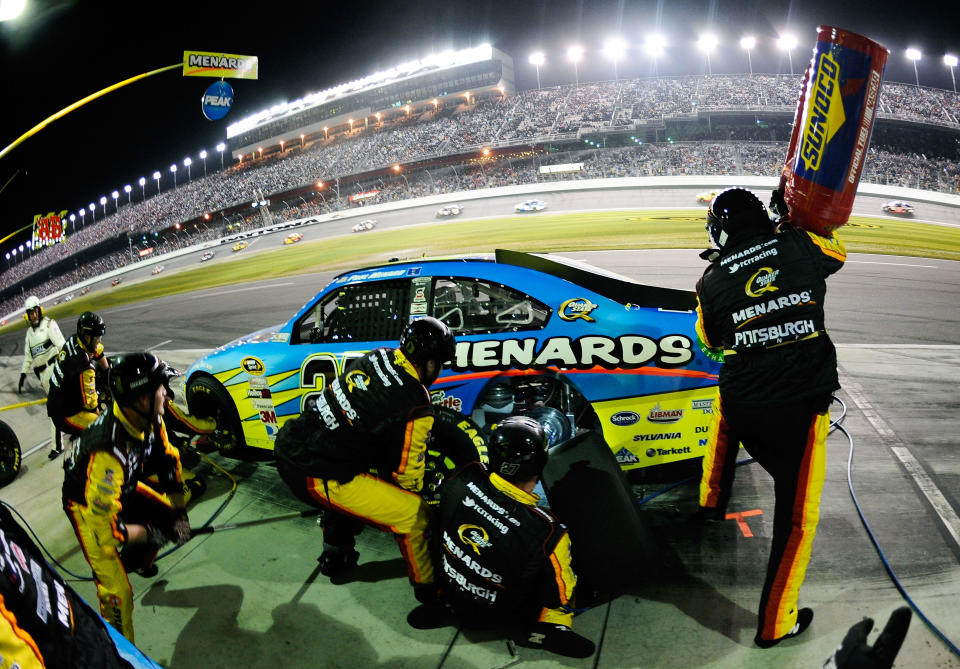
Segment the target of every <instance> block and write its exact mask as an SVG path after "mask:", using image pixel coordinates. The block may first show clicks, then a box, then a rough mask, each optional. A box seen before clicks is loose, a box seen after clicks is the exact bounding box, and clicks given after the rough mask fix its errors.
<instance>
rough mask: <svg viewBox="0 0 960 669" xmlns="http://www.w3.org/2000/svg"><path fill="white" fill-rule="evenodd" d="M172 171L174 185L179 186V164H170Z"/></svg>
mask: <svg viewBox="0 0 960 669" xmlns="http://www.w3.org/2000/svg"><path fill="white" fill-rule="evenodd" d="M170 171H171V172H172V173H173V187H174V188H176V187H177V164H176V163H174V164H173V165H171V166H170Z"/></svg>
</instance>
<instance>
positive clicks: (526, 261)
mask: <svg viewBox="0 0 960 669" xmlns="http://www.w3.org/2000/svg"><path fill="white" fill-rule="evenodd" d="M457 261H460V262H463V263H465V264H473V263H498V264H501V265H512V266H514V267H523V268H526V269H531V270H535V271H537V272H543V273H544V274H549V275H551V276H555V277H557V278H559V279H563V280H565V281H570V282H571V283H575V284H577V285H579V286H582V287H584V288H587V289H589V290H591V291H593V292H595V293H597V294H599V295H603V296H605V297H608V298H610V299H611V300H614V301H616V302H620V303H621V304H631V305H637V306H639V307H652V308H661V309H666V310H671V311H691V310H693V309H696V307H697V298H696V293H694V292H693V291H689V290H678V289H675V288H662V287H659V286H648V285H645V284H642V283H638V282H636V281H633V280H632V279H629V278H627V277H623V276H620V275H618V274H615V273H613V272H608V271H606V270H603V269H601V268H599V267H595V266H593V265H590V264H588V263H583V262H579V261H576V260H572V259H570V258H564V257H562V256H554V255H546V254H538V253H524V252H521V251H510V250H507V249H497V250H496V251H495V253H494V254H492V255H491V254H474V255H461V256H446V257H436V258H417V259H415V260H407V261H404V262H397V263H387V264H383V265H371V266H368V267H362V268H356V269H353V270H350V271H349V272H343V273H342V274H339V275H337V276H335V277H334V278H333V281H332V282H331V283H333V282H336V281H337V280H338V279H341V278H344V277H348V276H350V275H351V274H356V273H361V272H370V270H378V269H380V270H382V269H384V268H396V269H400V268H401V267H404V266H409V265H418V266H422V265H425V264H432V263H438V262H457ZM372 274H373V275H372V276H371V277H370V279H369V280H375V279H380V278H400V277H399V276H390V277H386V276H383V275H382V273H378V272H374V273H372ZM378 274H379V276H377V275H378ZM392 274H393V273H392V272H391V275H392Z"/></svg>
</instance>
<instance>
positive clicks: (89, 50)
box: [0, 0, 960, 256]
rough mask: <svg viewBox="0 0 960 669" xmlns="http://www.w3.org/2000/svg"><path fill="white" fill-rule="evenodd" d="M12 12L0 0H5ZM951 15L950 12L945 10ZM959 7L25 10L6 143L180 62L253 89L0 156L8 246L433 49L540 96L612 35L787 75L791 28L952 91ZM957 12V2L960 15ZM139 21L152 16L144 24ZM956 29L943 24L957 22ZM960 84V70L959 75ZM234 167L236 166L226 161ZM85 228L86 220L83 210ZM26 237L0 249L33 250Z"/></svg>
mask: <svg viewBox="0 0 960 669" xmlns="http://www.w3.org/2000/svg"><path fill="white" fill-rule="evenodd" d="M5 1H6V0H0V2H5ZM951 4H953V3H951ZM951 4H943V5H942V6H941V5H937V6H933V5H931V4H929V3H922V2H921V3H902V2H898V3H896V4H891V3H885V2H880V1H873V2H866V1H864V0H847V1H843V0H837V1H835V2H823V1H821V0H817V1H813V0H800V1H794V2H787V1H783V0H778V1H776V2H751V0H741V1H737V2H731V1H726V2H721V1H719V0H700V1H693V0H691V1H684V2H668V1H661V2H659V3H658V2H655V1H654V2H627V1H625V0H620V1H619V2H618V1H616V0H612V1H611V0H581V1H579V2H577V1H566V0H565V1H559V2H550V1H548V0H513V1H512V2H499V1H496V2H495V1H492V0H489V1H484V0H472V1H470V2H461V1H458V0H448V1H447V2H437V3H430V2H419V3H415V2H396V1H392V2H380V1H376V0H364V1H363V2H344V3H337V4H336V5H334V3H325V2H323V3H321V2H283V1H274V2H270V3H262V5H261V4H260V3H252V4H251V3H239V2H230V3H225V2H191V3H182V2H152V3H141V2H122V3H121V2H114V1H112V0H84V1H77V0H65V1H48V2H41V1H39V0H27V9H26V12H25V13H24V14H23V15H22V16H21V17H20V18H19V19H17V20H16V21H10V22H4V23H0V76H2V78H3V114H2V118H3V121H2V122H0V128H2V133H0V148H3V147H6V146H7V145H9V144H11V143H12V142H13V141H14V140H16V139H17V138H18V137H19V136H20V135H21V134H23V133H24V132H26V131H27V130H29V129H30V128H32V127H33V126H35V125H36V124H38V123H40V122H41V121H43V120H44V119H46V118H47V117H48V116H50V115H52V114H54V113H56V112H58V111H59V110H61V109H63V108H64V107H66V106H68V105H70V104H72V103H74V102H76V101H77V100H79V99H81V98H83V97H85V96H87V95H89V94H91V93H94V92H96V91H99V90H100V89H102V88H104V87H107V86H109V85H111V84H115V83H117V82H119V81H122V80H124V79H127V78H129V77H132V76H135V75H138V74H141V73H144V72H147V71H150V70H154V69H157V68H161V67H164V66H167V65H173V64H175V63H178V62H180V61H181V60H182V57H183V51H184V50H185V49H188V50H202V51H222V52H226V53H234V54H243V55H255V56H258V57H259V62H260V78H259V80H258V81H242V80H230V83H231V85H232V86H233V88H234V91H235V96H236V100H235V104H234V107H233V109H232V110H231V112H230V113H229V114H228V115H227V117H226V118H225V119H224V120H221V121H217V122H210V121H208V120H206V118H204V116H203V114H202V113H201V109H200V98H201V95H202V94H203V92H204V91H205V90H206V88H207V86H209V85H210V84H211V83H212V82H213V81H215V80H214V79H208V78H185V77H183V76H181V73H180V71H179V70H173V71H172V72H166V73H163V74H159V75H156V76H153V77H150V78H147V79H144V80H142V81H139V82H137V83H134V84H132V85H130V86H127V87H125V88H122V89H120V90H118V91H116V92H113V93H110V94H108V95H107V96H105V97H103V98H100V99H98V100H96V101H94V102H92V103H89V104H87V105H86V106H84V107H81V108H80V109H78V110H76V111H74V112H72V113H70V114H68V115H67V116H65V117H64V118H62V119H59V120H57V121H55V122H53V123H52V124H51V125H50V126H48V127H47V128H46V129H44V130H43V131H41V132H40V133H38V134H37V135H36V136H34V137H32V138H30V139H28V140H26V141H25V142H24V143H23V144H21V145H20V146H19V147H17V148H16V149H15V150H14V151H12V152H11V153H9V154H7V155H5V156H4V157H2V158H0V188H2V189H3V190H2V191H0V237H4V236H6V235H7V234H8V233H10V232H12V231H14V230H16V229H18V228H21V227H23V226H26V225H28V224H30V223H31V222H32V221H33V215H34V214H38V213H46V212H48V211H59V210H61V209H67V210H69V211H71V212H76V211H77V210H78V209H79V208H81V207H84V206H86V205H87V204H88V203H90V202H97V203H98V204H97V216H98V217H99V216H100V213H101V211H102V209H101V207H100V206H99V200H100V196H101V195H105V196H106V197H107V199H108V200H109V203H108V205H107V208H108V211H109V210H111V209H112V208H113V200H112V198H111V196H110V193H111V191H113V190H114V189H116V190H119V191H120V193H121V198H122V199H124V200H125V198H126V195H124V194H123V186H124V184H130V185H131V186H133V189H134V199H137V198H138V197H139V191H140V187H139V185H137V181H138V179H139V178H140V177H141V176H145V177H146V178H147V185H146V188H147V189H148V195H149V190H150V189H151V188H152V189H154V190H155V189H156V181H154V180H153V179H151V175H152V174H153V172H154V170H159V171H160V172H161V174H162V175H163V177H162V181H161V188H162V189H163V190H166V189H167V188H169V187H170V186H172V185H173V178H172V175H171V173H170V171H169V167H170V165H171V164H172V163H177V165H178V172H177V179H178V181H180V180H181V179H184V178H186V177H187V170H186V168H184V167H183V160H184V158H186V157H187V156H190V157H191V158H192V160H193V165H192V166H191V168H190V169H191V172H192V174H193V175H194V176H197V175H199V174H202V172H203V163H202V161H201V160H200V158H199V156H198V154H199V152H200V150H201V149H204V148H205V149H206V150H207V151H208V153H209V154H210V155H209V156H208V157H207V165H208V167H210V168H212V167H213V166H214V165H217V166H219V156H218V154H217V152H216V150H215V146H216V144H217V143H218V142H221V141H224V138H225V135H226V126H227V125H228V124H229V123H231V122H233V121H236V120H239V119H240V118H242V117H243V116H246V115H248V114H250V113H253V112H256V111H259V110H260V109H263V108H264V107H267V106H270V105H272V104H275V103H278V102H283V101H287V100H293V99H296V98H298V97H301V96H303V95H304V94H307V93H310V92H313V91H317V90H322V89H324V88H328V87H331V86H334V85H336V84H338V83H342V82H344V81H349V80H353V79H357V78H360V77H363V76H365V75H368V74H371V73H372V72H375V71H377V70H380V69H386V68H389V67H391V66H393V65H395V64H398V63H400V62H403V61H406V60H411V59H416V58H421V57H423V56H425V55H428V54H429V53H431V52H433V51H439V50H443V49H447V48H454V49H457V48H465V47H469V46H475V45H477V44H481V43H484V42H489V43H490V44H492V45H493V46H495V47H497V48H499V49H501V50H503V51H506V52H507V53H508V54H510V55H511V56H513V58H514V64H515V69H516V78H517V85H518V87H519V88H521V89H522V88H530V87H534V86H535V85H536V74H535V70H534V68H533V66H531V65H529V64H528V56H529V54H530V52H532V51H535V50H542V51H544V53H545V54H546V58H547V62H546V64H545V65H544V66H543V67H542V68H541V70H540V74H541V79H542V83H543V85H544V86H549V85H555V84H560V83H572V81H573V67H572V66H571V64H570V63H569V62H567V61H566V59H565V56H564V52H565V50H566V47H567V46H569V45H570V44H573V43H578V44H579V45H581V46H582V47H583V48H584V50H585V55H584V60H583V62H581V63H580V66H579V77H580V80H581V81H589V80H597V79H612V78H613V68H612V65H611V63H610V62H609V61H607V60H605V59H604V58H603V57H602V55H601V54H600V53H599V51H600V50H601V48H602V45H603V42H604V40H605V39H606V38H607V37H610V36H613V35H615V34H619V35H621V36H622V37H624V38H625V39H626V40H627V41H628V43H631V44H634V45H639V44H641V43H642V39H643V36H644V35H645V34H647V33H648V32H655V31H656V32H661V33H663V34H664V35H665V36H666V38H667V40H668V45H669V46H668V49H667V53H666V55H665V56H664V57H662V58H661V59H659V60H658V63H657V67H658V70H659V73H660V74H661V75H672V74H691V73H705V71H706V63H705V59H704V57H703V55H702V54H700V53H699V52H697V51H696V49H695V48H694V42H695V41H696V39H697V36H698V33H700V32H701V31H706V30H712V31H713V32H714V33H716V35H717V36H718V37H719V39H720V42H721V44H720V46H719V47H718V50H717V52H715V53H714V54H713V55H711V58H710V62H711V69H712V71H713V73H714V74H720V73H742V72H746V71H747V61H746V56H745V53H744V51H743V50H742V49H741V48H740V47H739V45H738V42H739V38H740V37H741V36H742V35H744V34H747V33H752V34H754V35H755V36H756V37H757V40H758V44H757V47H756V49H754V51H753V53H752V60H753V66H754V71H756V72H771V73H777V72H782V73H787V72H789V62H788V59H787V56H786V54H785V52H782V51H779V50H778V49H777V48H776V46H775V40H776V38H777V37H778V36H779V34H780V33H782V32H792V33H793V34H794V35H795V36H796V37H797V39H798V41H799V46H798V47H797V49H796V50H795V51H794V52H793V54H792V55H793V66H794V71H795V72H797V73H798V74H799V73H800V72H801V71H802V70H803V68H804V67H805V65H806V60H807V59H808V55H807V54H809V51H810V49H811V48H812V47H813V43H814V38H815V34H816V33H815V27H816V26H817V25H818V24H827V25H836V26H839V27H843V28H846V29H849V30H852V31H854V32H859V33H861V34H863V35H866V36H868V37H870V38H872V39H875V40H877V41H878V42H880V43H882V44H884V45H885V46H887V47H888V48H889V49H890V50H891V54H890V57H889V61H888V65H887V72H886V79H887V80H888V81H905V82H913V81H914V71H913V65H912V63H911V62H909V61H907V60H906V58H905V57H904V50H905V49H906V48H907V47H908V46H912V47H916V48H919V49H920V50H921V51H922V52H923V59H922V60H921V61H920V62H919V63H918V64H917V66H918V72H919V77H920V83H921V85H927V86H935V87H940V88H947V89H949V88H950V87H951V80H950V69H949V68H948V67H946V66H945V65H944V64H943V62H942V57H943V54H944V53H945V52H949V53H953V54H957V53H958V52H960V33H958V32H957V31H956V30H951V28H952V27H953V26H954V25H955V23H954V21H955V18H954V17H955V11H954V10H952V9H950V7H951ZM953 6H954V8H955V5H953ZM144 12H145V13H144ZM948 17H949V18H948ZM650 67H651V64H650V60H649V58H648V57H646V56H645V55H643V53H642V51H641V50H640V48H633V49H632V50H631V51H630V52H629V53H628V55H627V57H626V59H625V60H624V61H621V62H620V63H619V65H618V71H619V75H620V77H633V76H648V75H649V74H650V73H651V70H650ZM956 74H957V75H960V72H958V73H956ZM227 158H228V159H229V156H227ZM88 216H89V215H88ZM28 234H29V231H26V232H24V233H23V234H22V235H18V236H17V237H15V238H13V239H11V240H8V241H7V242H5V243H3V244H2V245H0V256H2V253H3V252H4V251H6V250H9V248H10V245H11V244H12V243H13V242H14V241H16V242H18V243H20V242H23V241H25V240H26V239H27V236H26V235H28Z"/></svg>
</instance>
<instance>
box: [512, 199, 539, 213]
mask: <svg viewBox="0 0 960 669" xmlns="http://www.w3.org/2000/svg"><path fill="white" fill-rule="evenodd" d="M546 208H547V203H546V202H544V201H543V200H527V201H526V202H521V203H520V204H518V205H516V206H515V207H514V208H513V210H514V211H516V212H520V213H524V212H528V211H543V210H544V209H546Z"/></svg>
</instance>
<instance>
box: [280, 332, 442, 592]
mask: <svg viewBox="0 0 960 669" xmlns="http://www.w3.org/2000/svg"><path fill="white" fill-rule="evenodd" d="M433 420H434V412H433V408H432V405H431V403H430V394H429V392H428V391H427V389H426V387H424V385H423V382H422V381H421V378H420V375H419V373H418V371H417V368H416V367H414V365H413V364H412V363H411V362H410V360H409V359H408V358H407V356H406V355H405V354H404V353H403V352H402V351H401V350H399V349H390V348H380V349H376V350H374V351H371V352H370V353H368V354H367V355H365V356H363V357H362V358H358V359H356V360H355V361H353V362H352V363H351V365H350V367H349V368H348V369H347V371H345V372H344V373H342V374H341V375H340V376H338V377H337V378H335V379H334V380H333V381H331V382H330V383H329V384H328V385H327V387H326V388H325V389H324V390H323V392H322V393H320V394H319V395H318V396H317V404H316V410H309V409H308V410H306V411H305V412H304V413H303V414H301V416H300V417H299V418H297V419H293V420H290V421H287V423H285V424H284V426H283V428H282V429H281V430H280V433H279V435H278V436H277V441H276V446H275V453H276V456H277V469H278V471H279V472H280V475H281V477H282V478H283V480H284V481H285V482H286V483H287V485H288V486H290V489H291V490H292V491H293V492H294V494H296V495H297V496H298V497H299V498H300V499H301V500H303V501H305V502H306V503H308V504H311V505H313V506H320V507H324V508H326V509H327V512H326V513H325V514H324V527H323V540H324V545H325V547H326V548H327V550H332V551H334V552H340V553H343V552H345V551H346V552H351V551H353V546H354V537H355V535H356V534H357V533H358V532H359V531H360V529H361V528H362V526H363V524H368V525H373V526H374V527H377V528H380V529H382V530H387V531H389V532H392V533H393V534H394V535H395V536H396V539H397V543H398V544H399V546H400V552H401V553H402V554H403V557H404V560H405V561H406V564H407V572H408V574H409V577H410V581H411V582H412V583H413V584H414V585H415V586H416V585H425V584H432V583H433V580H434V579H433V564H432V562H431V560H430V554H429V550H428V547H427V542H426V538H425V533H426V531H427V527H428V525H429V521H430V509H429V507H428V505H427V504H426V502H424V501H423V499H422V498H421V497H420V494H419V493H420V489H421V487H422V485H423V469H424V457H425V452H426V440H427V436H428V435H429V433H430V429H431V428H432V427H433ZM321 563H322V560H321Z"/></svg>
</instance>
